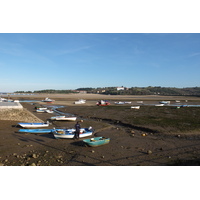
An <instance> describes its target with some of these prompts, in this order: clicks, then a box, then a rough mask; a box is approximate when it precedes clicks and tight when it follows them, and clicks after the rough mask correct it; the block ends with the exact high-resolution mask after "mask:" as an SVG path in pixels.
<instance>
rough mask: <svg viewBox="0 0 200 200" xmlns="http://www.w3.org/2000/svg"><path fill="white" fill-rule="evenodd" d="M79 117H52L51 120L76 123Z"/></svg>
mask: <svg viewBox="0 0 200 200" xmlns="http://www.w3.org/2000/svg"><path fill="white" fill-rule="evenodd" d="M76 118H77V117H65V116H63V117H60V116H58V117H51V120H55V121H76Z"/></svg>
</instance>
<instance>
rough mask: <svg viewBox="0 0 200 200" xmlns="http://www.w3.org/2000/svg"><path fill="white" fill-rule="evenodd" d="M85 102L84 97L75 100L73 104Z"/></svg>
mask: <svg viewBox="0 0 200 200" xmlns="http://www.w3.org/2000/svg"><path fill="white" fill-rule="evenodd" d="M84 103H86V100H84V99H79V100H78V101H75V102H74V104H84Z"/></svg>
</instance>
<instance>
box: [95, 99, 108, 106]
mask: <svg viewBox="0 0 200 200" xmlns="http://www.w3.org/2000/svg"><path fill="white" fill-rule="evenodd" d="M96 105H97V106H108V105H110V103H109V102H108V101H107V100H101V101H98V102H97V103H96Z"/></svg>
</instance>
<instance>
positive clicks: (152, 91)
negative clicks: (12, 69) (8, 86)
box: [15, 86, 200, 96]
mask: <svg viewBox="0 0 200 200" xmlns="http://www.w3.org/2000/svg"><path fill="white" fill-rule="evenodd" d="M80 92H86V93H92V94H107V95H164V96H200V87H191V88H189V87H188V88H171V87H150V86H149V87H131V88H126V87H120V90H118V89H117V87H104V88H78V89H76V90H53V89H50V90H49V89H48V90H40V91H34V92H31V91H17V92H15V93H48V94H56V93H57V94H69V93H80Z"/></svg>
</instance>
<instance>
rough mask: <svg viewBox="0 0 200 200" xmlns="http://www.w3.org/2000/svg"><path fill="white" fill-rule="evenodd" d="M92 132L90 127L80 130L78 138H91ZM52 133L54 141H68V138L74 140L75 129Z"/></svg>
mask: <svg viewBox="0 0 200 200" xmlns="http://www.w3.org/2000/svg"><path fill="white" fill-rule="evenodd" d="M93 132H94V130H93V129H92V127H89V128H81V130H80V134H79V137H80V138H82V137H88V136H91V135H92V134H93ZM52 133H53V135H54V137H55V138H56V139H59V138H61V139H69V138H74V134H75V129H54V131H52Z"/></svg>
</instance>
